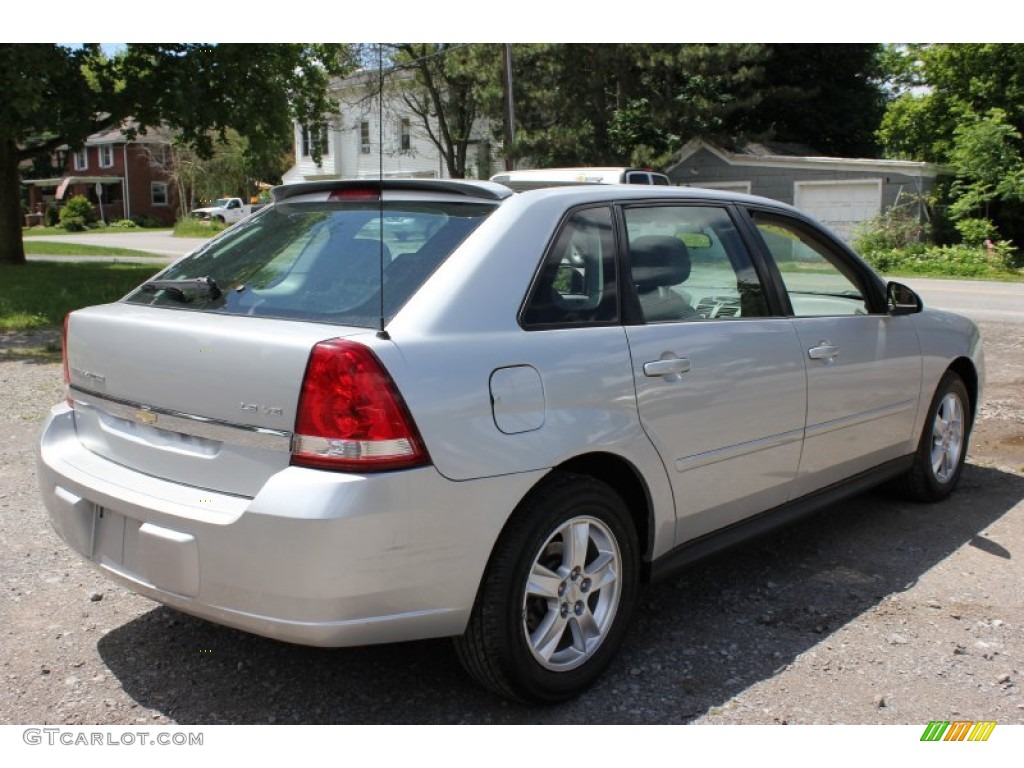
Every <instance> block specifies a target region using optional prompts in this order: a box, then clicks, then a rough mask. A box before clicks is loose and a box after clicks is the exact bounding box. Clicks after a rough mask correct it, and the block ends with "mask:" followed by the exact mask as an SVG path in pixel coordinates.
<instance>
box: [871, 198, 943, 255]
mask: <svg viewBox="0 0 1024 768" xmlns="http://www.w3.org/2000/svg"><path fill="white" fill-rule="evenodd" d="M927 234H928V231H927V226H926V225H925V224H923V223H922V222H921V221H920V219H919V217H918V214H917V208H916V206H914V205H907V206H901V207H899V208H896V207H893V208H890V209H888V210H887V211H885V213H883V214H882V215H881V216H876V217H875V218H873V219H869V220H868V221H865V222H863V223H862V224H861V225H860V227H859V229H858V231H857V237H856V238H855V240H854V242H853V247H854V250H856V251H857V252H859V253H861V254H868V253H873V252H875V251H884V250H890V249H893V248H906V247H908V246H910V245H912V244H914V243H919V242H920V241H921V239H922V238H923V237H925V236H926V235H927Z"/></svg>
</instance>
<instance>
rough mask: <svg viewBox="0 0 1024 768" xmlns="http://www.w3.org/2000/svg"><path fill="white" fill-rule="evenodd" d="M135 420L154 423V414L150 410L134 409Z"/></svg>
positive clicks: (140, 422) (141, 422)
mask: <svg viewBox="0 0 1024 768" xmlns="http://www.w3.org/2000/svg"><path fill="white" fill-rule="evenodd" d="M135 420H136V421H137V422H139V424H156V414H155V413H153V412H152V411H136V412H135Z"/></svg>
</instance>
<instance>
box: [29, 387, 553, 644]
mask: <svg viewBox="0 0 1024 768" xmlns="http://www.w3.org/2000/svg"><path fill="white" fill-rule="evenodd" d="M38 469H39V473H38V474H39V483H40V490H41V492H42V497H43V501H44V503H45V505H46V508H47V510H48V512H49V516H50V520H51V523H52V525H53V527H54V529H55V530H56V532H57V533H58V534H59V535H60V537H61V538H62V539H63V540H64V541H65V542H66V543H67V544H68V545H69V546H70V547H72V548H73V549H74V550H76V551H77V552H78V553H79V554H81V555H82V556H83V557H85V558H86V559H88V560H89V561H91V562H92V563H93V564H94V565H95V566H97V567H98V568H100V569H101V570H102V571H103V572H104V573H105V574H107V575H108V576H109V577H111V578H112V579H114V580H116V581H118V582H120V583H122V584H124V585H125V586H127V587H128V588H129V589H131V590H133V591H135V592H138V593H140V594H143V595H145V596H147V597H150V598H152V599H154V600H156V601H158V602H161V603H165V604H167V605H169V606H172V607H174V608H177V609H179V610H182V611H185V612H187V613H190V614H193V615H196V616H200V617H202V618H206V619H209V620H211V621H214V622H216V623H219V624H225V625H227V626H231V627H236V628H238V629H242V630H246V631H249V632H253V633H256V634H260V635H264V636H267V637H272V638H276V639H279V640H285V641H288V642H294V643H301V644H304V645H318V646H346V645H363V644H370V643H383V642H397V641H404V640H414V639H422V638H427V637H441V636H446V635H457V634H460V633H461V632H462V631H463V630H464V629H465V625H466V621H467V619H468V616H469V612H470V610H471V609H472V605H473V601H474V599H475V596H476V591H477V587H478V585H479V581H480V578H481V576H482V574H483V571H484V568H485V567H486V564H487V558H488V557H489V555H490V552H491V549H492V548H493V545H494V541H495V540H496V538H497V536H498V534H499V532H500V530H501V527H502V526H503V525H504V523H505V521H506V519H507V518H508V515H509V514H511V511H512V510H513V509H514V508H515V506H516V504H517V503H518V501H519V499H521V498H522V497H523V495H524V494H525V493H526V491H527V490H528V489H529V488H530V487H531V486H532V485H533V484H534V483H535V482H536V481H537V480H538V479H539V477H540V476H541V474H543V473H527V474H518V475H510V476H503V477H497V478H487V479H481V480H472V481H464V482H453V481H450V480H447V479H445V478H444V477H443V476H441V475H440V474H439V473H438V472H437V471H436V470H435V469H434V468H433V467H423V468H419V469H414V470H408V471H403V472H388V473H380V474H374V475H351V474H342V473H333V472H323V471H319V470H313V469H305V468H300V467H288V468H287V469H285V470H283V471H281V472H278V473H277V474H275V475H273V476H272V477H271V478H270V479H269V480H268V481H267V483H266V484H265V485H264V486H263V488H262V489H261V490H260V492H259V493H258V494H257V495H256V497H255V498H251V499H249V498H241V497H238V496H229V495H225V494H218V493H215V492H211V491H207V490H202V489H197V488H193V487H189V486H184V485H181V484H178V483H171V482H168V481H165V480H160V479H158V478H154V477H151V476H148V475H143V474H141V473H139V472H135V471H133V470H131V469H128V468H126V467H123V466H121V465H118V464H115V463H113V462H110V461H108V460H106V459H104V458H102V457H100V456H98V455H96V454H93V453H91V452H90V451H88V450H86V449H85V448H84V447H83V446H82V445H81V443H80V442H79V440H78V438H77V435H76V433H75V426H74V417H73V414H72V412H71V410H70V409H69V408H68V407H67V406H64V405H59V406H55V407H54V408H53V409H52V411H51V412H50V416H49V418H48V420H47V422H46V425H45V427H44V429H43V434H42V437H41V439H40V444H39V454H38Z"/></svg>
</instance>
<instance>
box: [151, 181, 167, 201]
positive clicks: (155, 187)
mask: <svg viewBox="0 0 1024 768" xmlns="http://www.w3.org/2000/svg"><path fill="white" fill-rule="evenodd" d="M149 200H150V202H151V203H152V204H153V205H167V185H166V184H164V183H163V182H162V181H154V182H152V183H150V185H149Z"/></svg>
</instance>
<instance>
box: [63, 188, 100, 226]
mask: <svg viewBox="0 0 1024 768" xmlns="http://www.w3.org/2000/svg"><path fill="white" fill-rule="evenodd" d="M95 221H96V213H95V211H93V209H92V203H90V202H89V199H88V198H87V197H86V196H85V195H75V196H74V197H72V198H71V199H70V200H68V202H67V204H66V205H65V206H64V207H63V208H61V209H60V226H61V227H63V228H64V229H66V230H67V231H68V232H81V231H82V230H83V229H88V228H89V225H90V224H92V223H93V222H95Z"/></svg>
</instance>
